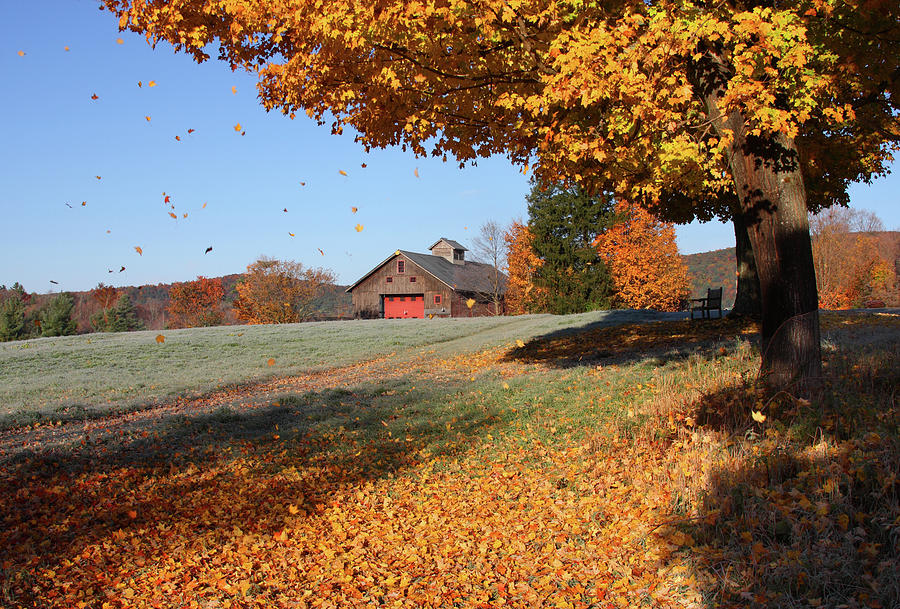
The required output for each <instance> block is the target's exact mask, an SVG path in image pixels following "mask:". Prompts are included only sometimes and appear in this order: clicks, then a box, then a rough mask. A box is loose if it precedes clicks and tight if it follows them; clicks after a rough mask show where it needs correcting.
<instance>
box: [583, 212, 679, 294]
mask: <svg viewBox="0 0 900 609" xmlns="http://www.w3.org/2000/svg"><path fill="white" fill-rule="evenodd" d="M616 215H617V222H616V224H614V225H613V226H612V227H611V228H609V229H607V230H606V231H605V232H604V233H602V234H600V235H599V236H598V237H597V239H596V240H595V241H594V246H595V247H596V248H597V253H598V254H600V257H601V258H603V260H604V261H606V264H607V265H608V266H609V270H610V272H611V273H612V278H613V284H614V285H615V288H616V294H615V300H616V303H617V304H618V305H619V306H623V307H625V308H629V309H656V310H658V311H678V310H680V309H681V308H682V307H683V304H684V301H685V300H686V299H687V297H688V295H689V287H688V286H689V281H688V272H687V265H686V264H685V263H684V261H683V260H682V259H681V255H680V254H679V253H678V244H677V243H676V242H675V228H674V227H673V226H672V224H670V223H667V222H662V221H661V220H659V219H658V218H656V217H655V216H653V215H652V214H650V213H649V212H647V211H646V210H644V209H642V208H641V207H640V206H639V205H633V204H628V203H626V202H624V201H619V202H617V203H616Z"/></svg>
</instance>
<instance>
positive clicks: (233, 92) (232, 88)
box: [231, 87, 237, 95]
mask: <svg viewBox="0 0 900 609" xmlns="http://www.w3.org/2000/svg"><path fill="white" fill-rule="evenodd" d="M231 94H232V95H237V87H231Z"/></svg>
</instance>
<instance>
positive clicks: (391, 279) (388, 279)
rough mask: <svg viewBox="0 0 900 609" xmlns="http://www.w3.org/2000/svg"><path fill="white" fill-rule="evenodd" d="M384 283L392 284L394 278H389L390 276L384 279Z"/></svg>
mask: <svg viewBox="0 0 900 609" xmlns="http://www.w3.org/2000/svg"><path fill="white" fill-rule="evenodd" d="M385 281H386V282H387V283H394V278H393V277H391V276H390V275H388V278H387V279H385Z"/></svg>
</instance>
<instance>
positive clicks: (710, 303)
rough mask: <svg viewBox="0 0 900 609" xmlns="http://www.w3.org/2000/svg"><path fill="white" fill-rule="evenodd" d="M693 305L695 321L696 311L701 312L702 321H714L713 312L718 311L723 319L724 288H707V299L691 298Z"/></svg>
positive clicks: (692, 312) (692, 311) (692, 310)
mask: <svg viewBox="0 0 900 609" xmlns="http://www.w3.org/2000/svg"><path fill="white" fill-rule="evenodd" d="M691 303H692V304H691V319H694V311H700V315H701V317H700V319H712V312H713V311H718V312H719V317H720V318H721V317H722V288H707V289H706V298H691ZM693 303H696V304H693Z"/></svg>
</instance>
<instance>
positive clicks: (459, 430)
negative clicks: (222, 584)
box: [0, 381, 498, 607]
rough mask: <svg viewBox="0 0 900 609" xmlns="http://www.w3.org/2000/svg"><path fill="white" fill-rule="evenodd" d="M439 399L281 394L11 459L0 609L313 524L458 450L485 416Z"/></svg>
mask: <svg viewBox="0 0 900 609" xmlns="http://www.w3.org/2000/svg"><path fill="white" fill-rule="evenodd" d="M452 391H453V388H451V387H440V386H438V387H435V388H434V389H433V390H429V391H423V390H421V389H415V388H413V387H410V386H408V385H406V384H405V383H403V382H402V381H399V382H394V383H390V384H389V383H383V384H379V385H371V386H363V387H358V388H354V390H353V391H347V390H326V391H322V392H317V393H309V394H306V395H302V396H297V395H293V396H291V395H289V396H285V397H282V398H280V399H278V400H277V401H276V402H277V403H270V404H268V405H265V406H261V407H258V408H254V409H248V410H244V411H237V410H220V411H217V412H213V413H207V414H200V415H197V416H183V415H179V416H169V417H166V418H161V419H159V420H158V421H157V424H156V425H155V426H154V427H153V428H152V429H145V430H144V432H142V433H139V434H136V435H135V436H131V437H129V436H122V437H117V436H104V437H103V438H102V440H99V441H97V442H98V443H96V444H91V443H88V444H86V445H84V446H80V447H78V448H73V449H72V450H69V451H64V452H59V453H56V454H46V453H43V452H41V451H32V452H27V451H26V452H22V453H21V454H20V455H19V456H18V458H17V459H16V460H15V462H9V463H7V464H6V466H5V467H4V468H0V523H2V524H3V526H2V529H0V575H2V578H0V579H2V580H3V585H2V586H0V606H4V607H7V606H8V607H32V606H46V605H47V599H48V598H53V597H54V595H57V597H58V598H62V596H61V594H62V593H61V592H60V588H59V586H60V582H62V581H70V582H71V581H74V580H77V581H86V580H84V578H92V579H91V580H90V581H95V587H96V588H97V589H98V590H102V589H104V588H107V589H108V588H109V587H110V586H114V585H115V582H114V578H115V575H116V573H121V569H122V568H123V564H128V565H133V564H134V561H135V560H137V561H138V563H137V564H138V566H140V565H141V564H144V563H145V562H150V561H152V560H156V558H155V557H164V556H168V555H172V554H173V553H175V554H177V553H178V552H183V551H185V550H186V548H189V547H191V546H192V545H193V544H196V543H199V540H201V539H202V543H203V544H212V545H222V544H226V543H228V541H229V540H230V539H232V538H233V537H234V535H235V534H236V533H235V531H241V532H242V533H241V534H252V535H258V536H260V538H262V539H269V540H271V539H272V536H273V535H277V534H278V532H279V531H280V530H281V529H283V527H284V526H285V517H286V516H287V515H289V514H290V515H294V516H296V517H301V518H302V517H308V518H314V517H316V516H317V514H319V513H321V512H322V511H323V510H324V508H325V506H326V505H328V504H330V503H331V502H333V501H335V500H336V498H337V497H338V496H339V495H340V493H341V492H342V491H343V490H345V489H347V488H350V487H353V488H360V487H362V486H364V485H366V484H368V483H369V482H373V481H375V480H377V479H379V478H385V477H392V476H394V475H397V474H398V473H400V472H402V471H403V470H404V469H406V468H408V467H411V466H414V465H416V464H418V463H420V462H421V460H422V459H423V455H427V456H428V458H432V457H433V456H435V455H453V454H456V453H459V452H462V451H465V450H467V449H469V448H470V446H471V443H472V441H473V439H474V438H475V437H477V436H479V435H481V434H484V433H487V430H489V429H490V428H491V427H492V426H493V425H494V423H495V422H496V421H497V420H498V418H497V417H496V416H495V414H494V413H493V412H491V411H490V410H488V409H479V408H466V407H465V405H463V406H460V405H458V404H457V405H456V406H455V407H454V408H451V409H444V408H443V406H444V405H446V403H447V401H448V394H450V393H452ZM145 544H149V545H145ZM201 553H202V552H201ZM136 556H137V557H138V558H135V557H136ZM48 574H50V575H48ZM53 574H55V577H59V578H60V581H59V582H58V581H56V580H54V579H53V577H54V575H53ZM54 590H56V592H54ZM98 594H99V593H98ZM98 598H99V596H98ZM94 601H96V599H94ZM63 605H65V603H63Z"/></svg>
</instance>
